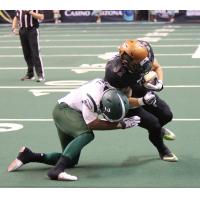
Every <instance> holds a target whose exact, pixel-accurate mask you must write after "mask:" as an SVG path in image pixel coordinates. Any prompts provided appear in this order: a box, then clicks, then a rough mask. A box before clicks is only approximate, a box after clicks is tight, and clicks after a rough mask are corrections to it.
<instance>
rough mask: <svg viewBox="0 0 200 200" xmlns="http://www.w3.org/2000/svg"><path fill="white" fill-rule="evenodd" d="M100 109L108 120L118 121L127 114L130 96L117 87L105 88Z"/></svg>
mask: <svg viewBox="0 0 200 200" xmlns="http://www.w3.org/2000/svg"><path fill="white" fill-rule="evenodd" d="M100 110H101V113H102V115H103V117H104V118H105V119H106V120H108V121H110V122H118V121H120V120H122V119H123V118H124V117H125V116H126V114H127V112H128V110H129V102H128V98H127V96H126V95H125V94H124V93H123V92H121V91H120V90H117V89H115V88H110V89H108V90H105V91H104V93H103V96H102V99H101V102H100Z"/></svg>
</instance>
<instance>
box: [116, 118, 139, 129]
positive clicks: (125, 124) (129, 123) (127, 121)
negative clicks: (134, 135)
mask: <svg viewBox="0 0 200 200" xmlns="http://www.w3.org/2000/svg"><path fill="white" fill-rule="evenodd" d="M119 123H120V124H121V127H122V129H125V128H131V127H134V126H138V124H139V123H140V117H138V116H132V117H130V118H124V119H123V120H122V121H120V122H119Z"/></svg>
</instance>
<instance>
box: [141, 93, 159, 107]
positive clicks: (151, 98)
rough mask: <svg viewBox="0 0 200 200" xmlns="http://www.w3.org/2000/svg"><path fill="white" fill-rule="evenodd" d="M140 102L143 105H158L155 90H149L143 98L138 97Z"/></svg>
mask: <svg viewBox="0 0 200 200" xmlns="http://www.w3.org/2000/svg"><path fill="white" fill-rule="evenodd" d="M138 103H139V104H140V105H141V106H143V105H153V106H155V107H156V96H155V94H154V92H152V91H150V92H147V93H146V94H145V95H144V96H143V97H142V98H139V99H138Z"/></svg>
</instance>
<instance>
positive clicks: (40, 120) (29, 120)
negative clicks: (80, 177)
mask: <svg viewBox="0 0 200 200" xmlns="http://www.w3.org/2000/svg"><path fill="white" fill-rule="evenodd" d="M0 121H27V122H32V121H33V122H52V121H53V119H50V118H48V119H8V118H7V119H6V118H5V119H0ZM172 121H184V122H185V121H188V122H191V121H200V118H174V119H173V120H172Z"/></svg>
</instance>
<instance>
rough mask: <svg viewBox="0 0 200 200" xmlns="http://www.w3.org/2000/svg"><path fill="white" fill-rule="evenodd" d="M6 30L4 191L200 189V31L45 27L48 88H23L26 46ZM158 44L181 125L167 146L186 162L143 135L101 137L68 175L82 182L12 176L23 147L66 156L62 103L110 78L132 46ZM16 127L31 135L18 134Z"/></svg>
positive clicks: (0, 52)
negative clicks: (164, 153)
mask: <svg viewBox="0 0 200 200" xmlns="http://www.w3.org/2000/svg"><path fill="white" fill-rule="evenodd" d="M10 29H11V28H10V27H8V26H1V27H0V93H1V98H0V107H1V112H0V143H1V145H0V187H64V188H74V187H75V188H77V187H128V188H129V187H130V188H136V187H144V188H145V187H151V188H152V187H175V188H177V187H200V179H199V178H198V176H199V169H200V153H199V145H200V134H199V130H200V123H199V122H200V108H199V102H200V79H199V74H200V38H199V34H200V26H199V25H198V24H196V25H195V24H194V25H191V24H190V25H184V24H175V25H170V24H98V25H97V24H82V25H81V24H80V25H73V24H71V25H70V24H66V25H61V26H56V25H51V26H50V25H42V26H41V27H40V33H41V37H40V45H41V49H42V51H41V53H42V57H43V62H44V66H45V73H46V82H45V83H36V82H35V81H25V82H22V81H20V80H19V79H20V78H21V76H23V75H24V73H25V70H26V65H25V62H24V59H23V55H22V50H21V48H20V42H19V38H18V37H17V36H13V35H12V34H11V33H10ZM133 38H143V39H145V40H148V41H150V43H151V44H152V47H153V48H154V52H155V54H156V58H157V59H158V61H159V62H160V64H161V65H162V66H163V68H164V72H165V81H164V84H165V89H164V90H163V91H162V92H161V93H160V96H161V97H162V98H164V99H165V100H166V101H167V102H168V104H169V105H170V106H171V108H172V110H173V113H174V120H173V121H172V122H171V123H170V124H169V125H168V126H167V127H168V128H170V129H171V130H173V131H174V133H175V134H176V136H177V139H176V140H175V141H171V142H169V141H167V142H166V144H167V145H168V146H169V147H170V149H171V150H172V151H173V152H174V153H175V154H176V155H177V156H178V157H179V160H180V161H179V162H177V163H168V162H164V161H161V160H160V159H159V156H158V153H157V151H156V150H155V148H154V147H153V145H152V144H151V143H150V142H149V140H148V135H147V132H146V131H145V130H144V129H141V128H138V127H137V128H134V129H129V130H125V131H121V130H117V131H104V132H100V131H96V132H95V136H96V137H95V140H94V141H93V142H92V143H91V144H89V145H88V146H86V147H85V148H84V150H83V151H82V154H81V159H80V162H79V165H78V166H77V167H76V168H74V169H70V170H68V172H69V173H71V174H74V175H76V176H78V177H79V180H78V181H76V182H58V181H50V180H49V179H48V178H47V175H46V172H47V170H48V169H49V166H46V165H42V164H28V165H26V166H24V167H23V168H21V170H20V171H18V172H13V173H7V171H6V170H7V166H8V164H9V163H10V162H11V161H12V160H13V159H14V158H15V157H16V155H17V153H18V150H19V147H20V146H22V145H26V146H28V147H30V148H31V149H32V150H33V151H38V152H52V151H60V150H61V148H60V144H59V140H58V137H57V132H56V129H55V127H54V124H53V121H52V117H51V112H52V109H53V107H54V105H55V102H56V100H57V99H58V98H60V97H61V96H63V95H64V94H65V93H66V92H69V91H70V90H71V89H73V88H76V87H78V86H79V85H81V84H83V83H84V82H85V81H87V80H91V79H93V78H96V77H103V76H104V66H105V63H106V60H107V59H109V57H110V56H112V55H113V54H114V52H117V48H118V46H119V45H120V44H121V43H122V42H123V41H124V40H125V39H133ZM12 124H17V125H22V126H23V128H21V129H19V130H14V131H11V130H10V129H11V127H9V126H10V125H12Z"/></svg>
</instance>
